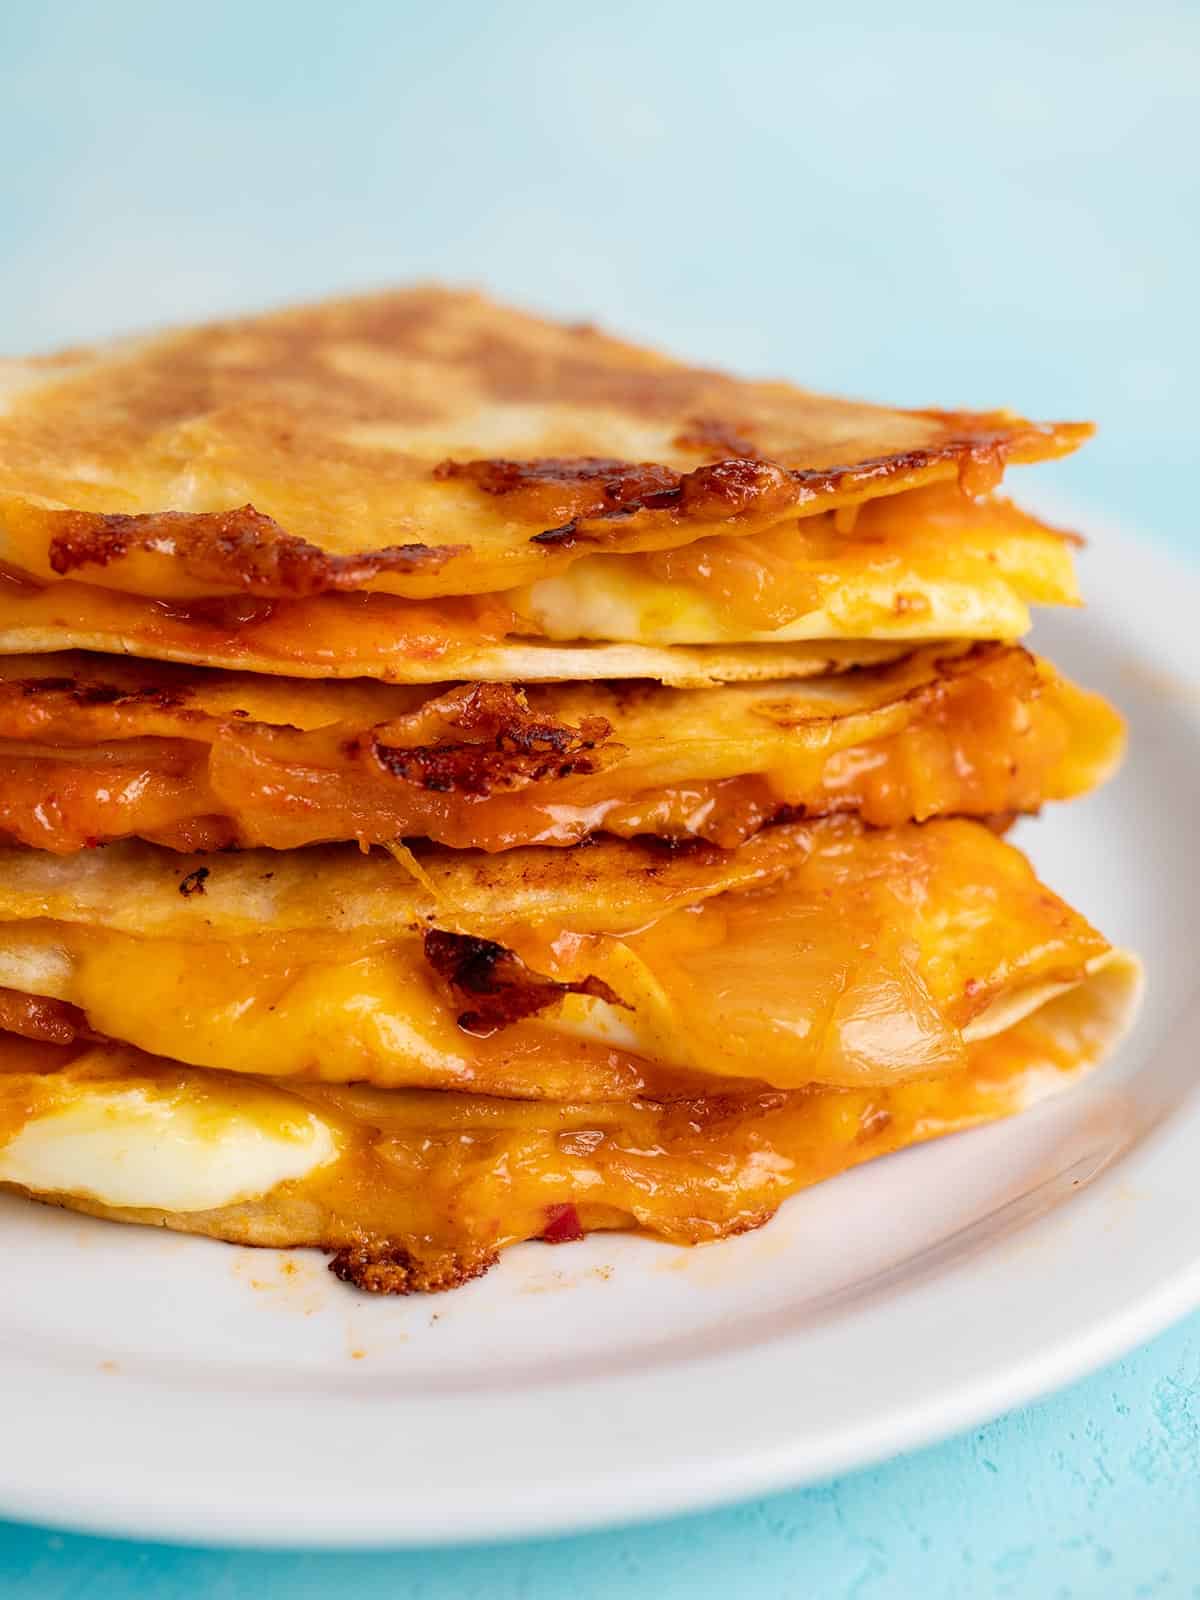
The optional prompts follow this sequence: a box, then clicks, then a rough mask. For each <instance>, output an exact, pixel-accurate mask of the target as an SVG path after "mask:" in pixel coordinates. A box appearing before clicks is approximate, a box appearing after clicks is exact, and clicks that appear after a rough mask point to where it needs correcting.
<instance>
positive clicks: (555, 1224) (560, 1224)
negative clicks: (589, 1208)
mask: <svg viewBox="0 0 1200 1600" xmlns="http://www.w3.org/2000/svg"><path fill="white" fill-rule="evenodd" d="M542 1238H543V1239H544V1240H545V1241H546V1243H547V1244H571V1243H573V1242H574V1241H575V1240H576V1239H582V1238H583V1228H582V1227H581V1226H580V1222H579V1213H578V1211H576V1209H575V1207H574V1206H573V1205H569V1204H568V1205H559V1206H547V1207H546V1226H545V1227H544V1228H543V1229H542Z"/></svg>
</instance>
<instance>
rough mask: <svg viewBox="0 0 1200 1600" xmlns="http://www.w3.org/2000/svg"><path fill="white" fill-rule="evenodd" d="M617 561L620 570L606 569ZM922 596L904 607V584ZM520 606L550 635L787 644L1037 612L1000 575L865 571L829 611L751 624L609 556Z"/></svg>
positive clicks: (1007, 635)
mask: <svg viewBox="0 0 1200 1600" xmlns="http://www.w3.org/2000/svg"><path fill="white" fill-rule="evenodd" d="M609 568H612V569H613V570H611V571H610V570H608V569H609ZM898 587H899V588H902V589H903V590H904V591H905V593H906V594H907V595H910V596H912V597H914V598H916V599H919V600H920V601H921V602H922V604H921V605H919V606H916V607H914V608H912V609H908V608H904V607H897V606H896V603H895V602H896V596H897V588H898ZM510 599H511V601H512V604H513V607H514V609H515V610H516V611H517V612H518V613H519V614H520V615H521V616H523V617H526V618H528V619H529V621H530V622H532V623H533V624H535V625H536V627H537V628H538V630H539V631H540V632H541V633H542V634H544V635H545V637H546V638H548V639H555V640H559V641H565V640H572V639H609V640H623V641H634V642H636V643H639V644H644V645H678V644H735V643H741V644H783V643H790V642H795V641H798V640H806V639H853V638H870V639H913V640H922V639H950V638H962V639H974V638H995V639H1016V638H1019V637H1020V636H1021V635H1022V634H1024V633H1026V632H1027V631H1028V629H1029V626H1030V616H1029V609H1028V607H1027V606H1026V605H1025V604H1024V602H1023V601H1022V600H1021V598H1020V597H1019V595H1018V594H1017V593H1016V591H1015V590H1014V589H1013V588H1012V587H1010V585H1009V584H1008V583H1007V582H1005V581H1004V580H1003V579H1002V578H999V577H996V578H993V579H992V580H991V581H990V582H984V581H982V580H981V579H980V578H973V579H972V580H970V581H963V580H961V579H955V578H949V577H937V578H934V577H928V576H926V577H921V576H920V575H918V574H916V573H914V574H911V575H909V576H908V577H906V578H905V579H904V581H903V582H902V583H900V584H898V583H897V580H896V579H895V577H893V576H887V575H884V576H876V577H871V576H867V575H861V576H857V577H855V578H854V579H852V580H851V579H847V581H846V582H845V583H844V584H843V585H842V586H841V587H840V589H839V590H837V591H836V592H835V593H833V594H831V595H830V596H829V598H828V600H827V603H826V605H825V607H824V608H823V609H820V610H816V611H808V612H805V613H804V614H803V615H802V616H798V617H796V618H795V619H794V621H792V622H789V623H787V624H786V625H785V626H783V627H781V628H775V629H765V630H764V629H754V628H747V627H746V625H745V624H744V623H743V622H741V621H740V620H739V618H738V615H737V612H736V610H735V609H733V608H730V607H728V606H724V605H721V604H720V603H719V602H717V601H714V600H713V599H712V598H710V597H709V596H706V595H705V593H704V592H703V590H701V589H699V588H694V587H689V586H687V585H684V584H668V583H663V582H660V581H658V580H656V579H654V578H650V577H648V576H646V575H645V574H643V573H639V572H635V571H633V570H631V569H630V568H629V567H628V566H622V565H621V564H620V563H619V562H614V561H611V560H609V559H608V558H597V559H595V560H587V559H584V560H583V561H579V562H577V563H576V564H575V566H573V567H572V568H571V569H570V570H569V571H567V572H565V573H562V574H560V575H559V576H558V577H554V578H544V579H542V580H540V581H539V582H537V583H535V584H531V585H530V586H529V587H528V588H526V589H521V590H516V591H514V592H513V593H512V595H511V596H510Z"/></svg>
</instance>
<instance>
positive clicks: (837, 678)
mask: <svg viewBox="0 0 1200 1600" xmlns="http://www.w3.org/2000/svg"><path fill="white" fill-rule="evenodd" d="M1089 432H1090V429H1089V428H1088V426H1087V425H1086V424H1080V423H1070V422H1068V423H1035V422H1029V421H1027V420H1025V419H1024V418H1022V417H1019V416H1016V415H1014V414H1012V413H1009V412H999V411H997V412H979V413H968V412H947V411H933V410H894V409H889V408H886V407H882V406H876V405H868V404H863V403H860V402H856V401H847V400H839V399H834V398H831V397H828V396H824V395H819V394H814V393H811V392H809V391H806V390H803V389H799V388H796V387H794V386H792V385H790V384H787V383H779V382H771V381H759V380H748V379H741V378H734V377H728V376H724V375H722V374H719V373H715V372H711V371H707V370H704V369H701V368H694V367H690V366H687V365H685V364H683V363H681V362H678V361H675V360H672V359H670V358H668V357H666V356H664V355H660V354H658V353H656V352H654V351H649V350H644V349H640V348H637V347H635V346H633V345H629V344H625V343H622V342H620V341H618V340H615V339H612V338H610V337H608V336H606V335H604V334H601V333H599V332H597V331H596V330H595V329H594V328H591V327H588V326H583V325H558V324H555V323H551V322H547V321H542V320H539V319H537V318H534V317H530V316H526V315H524V314H522V313H520V312H516V311H513V310H509V309H506V308H503V307H499V306H496V305H493V304H491V303H490V302H488V301H487V300H485V299H483V298H482V297H480V296H477V295H472V294H465V293H459V292H454V291H448V290H442V289H436V288H418V289H413V290H408V291H404V292H398V293H386V294H378V295H370V296H364V297H361V298H357V299H348V300H334V301H329V302H325V303H323V304H320V305H315V306H310V307H302V308H299V309H293V310H285V311H279V312H272V313H268V314H265V315H260V316H252V317H247V318H242V319H236V320H229V321H224V322H219V323H213V324H209V325H206V326H202V327H196V328H190V329H182V330H176V331H168V332H164V333H158V334H150V335H147V336H142V337H137V338H130V339H126V340H123V341H119V342H117V343H114V344H111V345H109V346H106V347H102V348H94V349H82V350H73V351H66V352H63V353H61V354H59V355H57V356H51V357H48V358H43V359H33V360H28V361H13V362H7V363H0V1187H7V1188H10V1189H14V1190H16V1191H17V1192H19V1193H21V1194H24V1195H27V1196H29V1197H31V1198H34V1199H39V1200H46V1201H50V1202H53V1203H55V1204H60V1205H63V1206H67V1207H72V1208H75V1209H77V1210H81V1211H85V1212H91V1213H94V1214H95V1215H98V1216H102V1217H109V1218H113V1219H115V1220H122V1221H130V1222H141V1223H150V1224H154V1225H159V1226H165V1227H168V1228H173V1229H177V1230H180V1231H184V1232H192V1233H199V1234H205V1235H209V1236H212V1237H214V1238H219V1239H225V1240H231V1241H235V1242H241V1243H247V1244H258V1245H279V1246H293V1245H307V1246H316V1247H320V1248H323V1249H325V1250H327V1251H329V1252H331V1253H332V1254H333V1262H332V1266H333V1270H334V1271H335V1272H336V1273H337V1275H338V1276H339V1277H341V1278H343V1279H345V1280H346V1281H347V1282H350V1283H354V1284H357V1285H359V1286H360V1287H362V1288H365V1289H368V1290H372V1291H377V1292H386V1293H408V1292H410V1291H413V1290H435V1289H447V1288H453V1287H456V1286H457V1285H459V1284H462V1283H465V1282H467V1281H468V1280H470V1279H472V1278H474V1277H478V1276H479V1274H480V1273H482V1272H484V1271H486V1270H487V1269H488V1268H489V1267H490V1266H491V1265H492V1264H493V1263H494V1262H495V1261H496V1259H497V1257H498V1255H499V1253H500V1252H501V1251H502V1250H503V1249H505V1248H506V1247H507V1246H509V1245H511V1244H515V1243H518V1242H520V1241H523V1240H529V1239H540V1240H543V1241H546V1242H549V1243H562V1242H565V1241H567V1240H571V1239H577V1238H580V1237H582V1236H583V1235H584V1234H586V1233H589V1232H592V1231H595V1230H600V1229H636V1230H640V1231H643V1232H646V1233H649V1234H652V1235H656V1236H658V1237H660V1238H662V1239H665V1240H668V1241H671V1242H673V1243H676V1244H696V1243H700V1242H702V1241H704V1240H709V1239H716V1238H721V1237H724V1236H727V1235H730V1234H735V1233H738V1232H742V1231H744V1230H746V1229H748V1228H753V1227H757V1226H759V1225H760V1224H762V1223H763V1222H765V1221H766V1220H767V1219H768V1218H769V1217H770V1216H771V1215H772V1214H773V1212H774V1211H775V1210H776V1208H777V1207H778V1206H779V1205H780V1203H781V1202H782V1201H783V1200H784V1199H785V1198H786V1197H787V1196H788V1195H789V1194H791V1193H793V1192H794V1191H796V1190H798V1189H801V1188H803V1187H804V1186H806V1185H808V1184H812V1183H815V1182H818V1181H820V1180H821V1179H824V1178H826V1177H830V1176H833V1175H834V1174H836V1173H839V1172H842V1171H844V1170H845V1169H847V1168H849V1167H852V1166H854V1165H856V1164H857V1163H859V1162H862V1161H866V1160H869V1159H871V1158H873V1157H874V1156H877V1155H882V1154H884V1153H886V1152H888V1151H893V1150H899V1149H902V1148H904V1147H906V1146H909V1145H913V1144H916V1143H918V1142H920V1141H922V1140H925V1139H930V1138H933V1137H936V1136H938V1135H940V1134H943V1133H948V1132H951V1131H953V1130H955V1129H958V1128H964V1127H969V1126H971V1125H973V1124H975V1123H978V1122H983V1121H987V1120H990V1119H993V1118H996V1117H1001V1116H1006V1115H1008V1114H1009V1113H1010V1112H1013V1111H1017V1110H1020V1109H1022V1108H1024V1107H1025V1106H1027V1105H1030V1104H1032V1103H1033V1102H1034V1101H1035V1100H1037V1099H1039V1098H1041V1097H1042V1096H1044V1095H1046V1094H1049V1093H1053V1092H1055V1091H1057V1090H1058V1089H1059V1088H1061V1087H1063V1086H1065V1085H1066V1084H1067V1083H1069V1082H1071V1081H1072V1080H1073V1079H1075V1078H1077V1077H1078V1076H1079V1075H1080V1074H1081V1073H1083V1072H1084V1071H1086V1070H1088V1069H1090V1068H1091V1067H1093V1066H1094V1065H1095V1064H1096V1063H1097V1062H1098V1061H1099V1060H1100V1059H1101V1057H1102V1056H1103V1054H1104V1053H1105V1052H1106V1051H1107V1050H1108V1048H1109V1047H1110V1046H1111V1045H1112V1044H1113V1042H1114V1041H1115V1039H1116V1038H1117V1037H1118V1036H1119V1034H1120V1033H1121V1031H1122V1029H1123V1028H1124V1027H1125V1025H1126V1023H1127V1022H1128V1019H1129V1016H1130V1015H1131V1012H1132V1008H1133V1005H1134V1002H1135V999H1136V994H1137V989H1138V966H1137V962H1136V960H1135V958H1133V957H1132V956H1130V955H1127V954H1126V953H1124V952H1122V951H1120V950H1117V949H1114V948H1113V947H1112V946H1111V945H1110V944H1109V942H1108V940H1107V939H1106V938H1105V937H1104V936H1103V935H1102V934H1100V933H1099V932H1097V931H1096V930H1095V929H1094V928H1093V927H1092V926H1091V925H1090V923H1089V922H1088V921H1087V920H1086V919H1085V918H1084V917H1083V916H1081V915H1080V914H1079V913H1078V912H1076V911H1075V910H1073V909H1072V908H1071V907H1070V906H1069V905H1067V904H1066V903H1065V902H1064V901H1063V900H1061V899H1059V898H1058V897H1057V896H1056V895H1055V894H1054V893H1053V892H1052V891H1051V890H1050V889H1048V888H1047V887H1045V885H1043V884H1042V883H1041V882H1040V880H1039V878H1038V877H1037V875H1036V874H1035V872H1034V870H1033V868H1032V867H1031V866H1030V864H1029V863H1028V861H1027V860H1026V859H1025V857H1024V856H1023V855H1022V854H1021V853H1020V851H1019V850H1018V849H1017V848H1015V847H1014V846H1013V845H1012V844H1011V843H1010V842H1009V841H1008V839H1007V837H1006V833H1007V830H1008V827H1009V825H1010V824H1011V823H1012V821H1013V820H1014V819H1015V818H1016V817H1017V816H1019V815H1022V814H1027V813H1033V812H1036V811H1038V810H1039V809H1040V808H1041V807H1042V806H1043V805H1045V804H1047V803H1048V802H1053V801H1063V800H1069V799H1072V798H1074V797H1076V796H1079V795H1082V794H1084V793H1086V792H1087V791H1088V790H1089V789H1091V788H1093V787H1094V786H1095V785H1097V784H1098V783H1100V782H1102V781H1103V780H1104V779H1105V778H1106V777H1107V776H1108V775H1109V773H1110V772H1111V771H1112V769H1113V767H1114V766H1115V764H1116V762H1117V760H1118V759H1119V756H1120V753H1121V748H1122V744H1123V727H1122V723H1121V719H1120V717H1119V715H1118V713H1117V712H1116V711H1115V710H1114V709H1113V708H1112V707H1111V706H1109V705H1108V704H1107V702H1106V701H1105V700H1103V699H1102V698H1101V697H1100V696H1098V695H1095V694H1092V693H1089V692H1088V691H1086V690H1085V689H1082V688H1080V687H1078V686H1076V685H1075V684H1073V683H1071V682H1069V681H1068V680H1066V679H1065V678H1063V677H1062V676H1061V675H1060V674H1059V673H1058V672H1057V671H1056V670H1055V669H1054V667H1053V666H1051V665H1050V664H1049V663H1048V662H1046V661H1043V660H1040V659H1039V658H1037V657H1035V656H1033V655H1030V654H1029V653H1028V652H1027V651H1026V650H1025V649H1023V648H1022V647H1021V646H1020V644H1019V643H1018V641H1019V639H1020V638H1021V636H1022V635H1023V634H1024V633H1025V632H1026V630H1027V629H1028V627H1029V625H1030V608H1031V607H1033V606H1035V605H1063V606H1073V605H1076V604H1078V601H1079V596H1078V591H1077V587H1076V579H1075V571H1074V554H1075V546H1076V544H1077V543H1078V542H1079V541H1078V540H1077V538H1076V536H1075V535H1073V534H1070V533H1068V532H1065V531H1063V530H1060V529H1057V528H1054V527H1051V526H1049V525H1047V524H1046V523H1043V522H1041V521H1040V520H1039V519H1037V518H1036V517H1034V516H1031V515H1030V514H1028V513H1026V512H1024V511H1022V510H1020V509H1019V508H1018V507H1017V506H1016V505H1014V504H1013V503H1012V502H1011V501H1009V500H1008V499H1006V498H1004V497H1002V496H1001V494H1000V493H999V489H1000V485H1001V479H1002V477H1003V474H1004V472H1005V470H1006V468H1007V467H1008V466H1009V465H1012V464H1019V463H1024V462H1036V461H1042V460H1049V459H1051V458H1054V457H1056V456H1061V455H1063V454H1065V453H1067V452H1068V451H1070V450H1073V449H1075V448H1076V446H1077V445H1078V444H1079V443H1080V442H1081V441H1082V440H1083V439H1084V438H1085V437H1086V436H1087V434H1088V433H1089Z"/></svg>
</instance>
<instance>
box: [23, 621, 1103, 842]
mask: <svg viewBox="0 0 1200 1600" xmlns="http://www.w3.org/2000/svg"><path fill="white" fill-rule="evenodd" d="M1122 742H1123V737H1122V727H1121V721H1120V718H1119V717H1118V715H1117V713H1116V712H1115V711H1113V710H1112V708H1111V707H1110V706H1108V705H1107V703H1106V702H1105V701H1104V700H1102V699H1101V698H1100V697H1099V696H1097V695H1093V694H1088V693H1086V692H1085V691H1084V690H1082V689H1078V688H1076V687H1075V686H1074V685H1072V684H1070V683H1067V682H1066V681H1064V680H1063V679H1062V678H1061V677H1060V676H1059V675H1058V674H1057V673H1056V672H1055V671H1054V669H1053V668H1052V667H1050V666H1049V665H1048V664H1047V663H1046V662H1041V661H1037V660H1035V659H1034V658H1033V657H1031V656H1030V655H1028V654H1027V653H1026V652H1025V651H1024V650H1022V649H1020V648H1019V647H1013V646H1001V645H981V646H976V647H974V648H964V647H963V646H955V647H951V646H941V647H933V648H929V649H926V650H922V651H917V652H915V653H914V654H912V655H911V656H909V657H908V658H906V659H904V660H901V661H898V662H894V663H892V664H889V665H886V666H881V667H877V668H875V669H873V670H863V671H856V672H846V673H842V674H840V675H837V676H833V677H823V678H814V679H784V680H781V681H775V682H771V683H768V684H764V685H761V686H757V685H756V686H745V685H743V686H736V687H735V686H729V687H727V688H726V689H725V690H724V691H723V692H722V693H720V694H716V695H714V694H712V693H711V692H710V691H708V690H703V689H700V690H680V689H670V688H665V687H663V686H661V685H659V684H655V683H652V682H645V681H641V682H624V683H621V684H607V683H591V684H578V683H577V684H568V685H531V686H529V687H528V688H527V689H521V688H519V687H515V686H512V685H492V684H466V685H458V686H439V687H438V688H437V689H425V688H417V687H412V686H406V687H401V686H396V687H392V686H388V685H384V684H380V683H372V682H366V681H362V680H357V681H351V682H345V683H329V684H323V683H317V682H312V681H304V680H288V679H282V678H268V677H257V676H252V675H249V674H228V673H221V672H213V671H205V670H203V669H186V668H180V667H172V666H164V665H162V664H159V663H156V664H150V663H144V662H139V661H129V660H119V659H117V658H113V657H105V656H95V655H92V656H89V655H82V654H60V655H52V656H42V657H39V656H10V657H0V836H3V835H4V834H7V835H8V836H9V837H10V838H13V839H15V840H17V841H19V842H20V843H22V844H27V845H31V846H35V847H40V848H45V849H52V850H55V851H59V852H70V851H74V850H79V849H81V848H84V847H85V846H88V845H94V844H97V843H103V842H107V841H110V840H113V839H117V838H121V837H128V836H139V837H142V838H148V839H151V840H153V841H154V842H156V843H161V844H164V845H167V846H169V847H170V848H173V849H179V850H185V851H186V850H192V849H197V848H202V849H220V848H224V847H226V846H228V845H238V846H241V847H253V846H268V847H270V848H273V849H290V848H295V847H297V846H301V845H308V844H313V843H324V842H329V841H337V840H348V839H355V840H358V841H359V842H361V843H365V844H382V843H387V842H389V841H393V840H396V839H399V838H404V837H409V838H428V839H432V840H435V841H437V842H438V843H442V844H448V845H452V846H454V847H457V848H472V847H473V848H482V849H485V850H503V849H510V848H512V847H514V846H517V845H527V844H552V845H572V844H576V843H578V842H579V841H580V840H581V839H583V838H586V837H588V836H589V835H591V834H594V833H596V832H599V831H605V832H609V833H616V834H619V835H621V836H622V837H631V836H636V835H639V834H654V835H657V836H658V837H660V838H664V837H665V838H672V839H688V838H700V839H705V840H707V841H708V842H710V843H714V844H719V845H722V846H725V847H730V846H733V845H736V844H739V843H741V842H742V841H743V840H744V839H746V838H747V837H749V836H750V834H752V833H754V832H755V831H757V830H758V829H759V828H761V827H762V826H763V825H764V824H766V823H768V822H770V821H772V820H774V819H775V818H777V817H778V816H779V815H780V814H781V813H782V812H784V811H785V810H786V811H791V812H797V811H798V812H800V813H801V814H803V815H805V816H819V815H824V814H827V813H830V812H834V811H854V812H856V813H857V814H858V815H860V816H861V817H862V818H863V820H864V821H867V822H869V823H872V824H874V825H876V826H887V825H891V824H894V823H898V822H906V821H909V820H910V819H915V820H919V821H920V820H924V819H926V818H927V817H931V816H938V815H970V816H996V815H1005V814H1008V813H1014V812H1028V811H1034V810H1036V809H1037V808H1038V807H1039V806H1041V805H1042V804H1043V803H1044V802H1046V801H1048V800H1063V799H1068V798H1070V797H1072V796H1074V795H1078V794H1081V793H1084V792H1085V791H1086V790H1088V789H1090V788H1092V787H1094V785H1095V784H1096V783H1098V782H1100V781H1102V780H1103V779H1104V778H1105V777H1107V776H1108V774H1109V773H1110V772H1111V770H1112V769H1113V767H1114V766H1115V764H1116V761H1117V759H1118V758H1119V755H1120V751H1121V746H1122Z"/></svg>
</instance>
